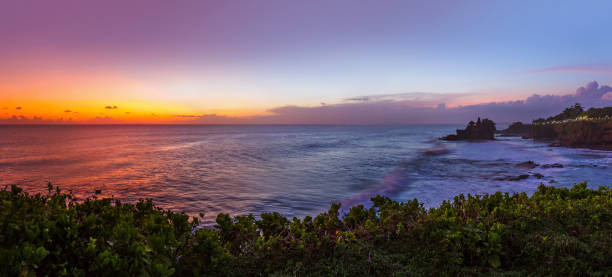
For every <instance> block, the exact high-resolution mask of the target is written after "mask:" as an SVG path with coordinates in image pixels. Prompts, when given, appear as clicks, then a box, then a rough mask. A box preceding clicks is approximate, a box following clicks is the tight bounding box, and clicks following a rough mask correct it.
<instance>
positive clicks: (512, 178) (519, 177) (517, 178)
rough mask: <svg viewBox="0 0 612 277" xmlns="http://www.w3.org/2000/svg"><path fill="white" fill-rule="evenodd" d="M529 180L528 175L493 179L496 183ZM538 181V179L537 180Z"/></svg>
mask: <svg viewBox="0 0 612 277" xmlns="http://www.w3.org/2000/svg"><path fill="white" fill-rule="evenodd" d="M527 178H529V174H521V175H519V176H505V177H498V178H495V180H497V181H520V180H524V179H527ZM538 179H539V178H538Z"/></svg>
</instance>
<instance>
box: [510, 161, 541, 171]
mask: <svg viewBox="0 0 612 277" xmlns="http://www.w3.org/2000/svg"><path fill="white" fill-rule="evenodd" d="M515 166H516V167H518V168H523V169H534V168H535V167H536V166H538V164H537V163H534V162H533V161H527V162H523V163H518V164H516V165H515Z"/></svg>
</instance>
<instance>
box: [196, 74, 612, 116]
mask: <svg viewBox="0 0 612 277" xmlns="http://www.w3.org/2000/svg"><path fill="white" fill-rule="evenodd" d="M463 96H465V94H464V95H463ZM459 97H462V95H456V94H433V93H410V94H398V95H379V96H367V97H356V98H352V99H358V98H361V99H364V98H367V99H368V101H358V102H349V103H342V104H335V105H322V106H316V107H300V106H283V107H277V108H273V109H270V110H269V111H268V112H269V113H271V114H272V115H265V116H254V117H249V118H234V117H226V116H218V115H215V114H207V115H202V116H199V117H198V118H195V119H194V121H193V123H202V124H445V123H447V124H463V123H465V122H466V121H469V120H472V119H474V118H475V117H476V116H481V117H488V118H490V119H493V120H494V121H496V122H499V123H504V122H506V123H508V122H513V121H523V122H530V121H531V120H533V119H536V118H539V117H548V116H550V115H554V114H557V113H559V112H561V111H562V110H563V109H564V108H566V107H568V106H570V105H573V104H574V103H581V104H582V105H583V106H584V107H587V108H589V107H602V106H612V87H610V86H605V85H604V86H600V85H599V84H598V83H597V82H595V81H593V82H590V83H588V84H586V85H585V86H584V87H580V88H578V89H577V90H576V92H575V93H574V94H568V95H550V94H546V95H539V94H534V95H532V96H530V97H528V98H527V99H524V100H516V101H506V102H490V103H483V104H476V105H466V106H458V107H447V106H446V105H445V102H447V101H449V100H453V99H457V98H459ZM345 100H346V99H345Z"/></svg>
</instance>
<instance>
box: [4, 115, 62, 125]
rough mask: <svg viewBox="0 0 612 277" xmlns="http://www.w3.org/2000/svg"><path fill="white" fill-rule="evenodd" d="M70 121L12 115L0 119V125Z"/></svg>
mask: <svg viewBox="0 0 612 277" xmlns="http://www.w3.org/2000/svg"><path fill="white" fill-rule="evenodd" d="M71 121H72V119H71V118H70V119H66V120H65V119H64V118H59V119H45V118H43V117H41V116H32V117H27V116H23V115H12V116H10V117H8V118H0V124H65V123H70V122H71Z"/></svg>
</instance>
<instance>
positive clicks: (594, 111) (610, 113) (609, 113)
mask: <svg viewBox="0 0 612 277" xmlns="http://www.w3.org/2000/svg"><path fill="white" fill-rule="evenodd" d="M584 115H586V116H588V117H589V118H609V117H612V107H604V108H590V109H588V110H587V111H586V112H585V113H584Z"/></svg>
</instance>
